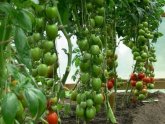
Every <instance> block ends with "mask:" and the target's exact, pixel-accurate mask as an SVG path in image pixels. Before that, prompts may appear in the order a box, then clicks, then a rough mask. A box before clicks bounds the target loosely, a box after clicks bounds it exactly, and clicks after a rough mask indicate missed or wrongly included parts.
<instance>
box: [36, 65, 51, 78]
mask: <svg viewBox="0 0 165 124" xmlns="http://www.w3.org/2000/svg"><path fill="white" fill-rule="evenodd" d="M37 70H38V75H39V76H46V75H47V73H48V66H47V65H45V64H40V65H38V67H37Z"/></svg>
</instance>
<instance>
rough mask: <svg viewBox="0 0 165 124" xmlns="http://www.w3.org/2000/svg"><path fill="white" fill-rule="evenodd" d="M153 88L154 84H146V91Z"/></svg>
mask: <svg viewBox="0 0 165 124" xmlns="http://www.w3.org/2000/svg"><path fill="white" fill-rule="evenodd" d="M154 87H155V85H154V84H151V83H149V84H147V88H148V89H154Z"/></svg>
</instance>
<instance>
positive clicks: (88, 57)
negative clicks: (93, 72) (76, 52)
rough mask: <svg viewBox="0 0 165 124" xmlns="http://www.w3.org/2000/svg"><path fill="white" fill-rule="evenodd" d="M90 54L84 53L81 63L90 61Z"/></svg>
mask: <svg viewBox="0 0 165 124" xmlns="http://www.w3.org/2000/svg"><path fill="white" fill-rule="evenodd" d="M91 57H92V56H91V54H90V53H87V52H84V54H83V57H82V58H83V61H88V60H90V59H91Z"/></svg>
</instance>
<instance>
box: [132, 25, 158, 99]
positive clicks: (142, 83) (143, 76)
mask: <svg viewBox="0 0 165 124" xmlns="http://www.w3.org/2000/svg"><path fill="white" fill-rule="evenodd" d="M149 27H150V26H149V24H148V22H142V23H140V24H139V25H138V37H137V43H136V44H138V46H137V45H136V46H133V47H132V53H133V58H134V60H135V61H136V64H135V68H134V72H135V73H132V74H131V76H130V84H131V86H132V87H133V94H134V96H135V97H136V98H137V99H138V100H143V99H145V98H146V97H147V94H148V91H147V89H153V88H154V67H153V64H152V63H153V62H156V56H155V50H154V47H153V46H151V45H152V44H151V42H150V39H153V37H154V36H153V33H152V31H151V29H150V28H149Z"/></svg>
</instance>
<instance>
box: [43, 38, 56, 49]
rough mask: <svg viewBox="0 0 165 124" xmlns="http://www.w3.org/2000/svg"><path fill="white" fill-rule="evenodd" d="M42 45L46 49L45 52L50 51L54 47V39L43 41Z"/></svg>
mask: <svg viewBox="0 0 165 124" xmlns="http://www.w3.org/2000/svg"><path fill="white" fill-rule="evenodd" d="M42 47H43V49H44V51H45V52H49V51H51V50H52V49H53V48H54V44H53V42H52V41H47V40H45V41H43V44H42Z"/></svg>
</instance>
